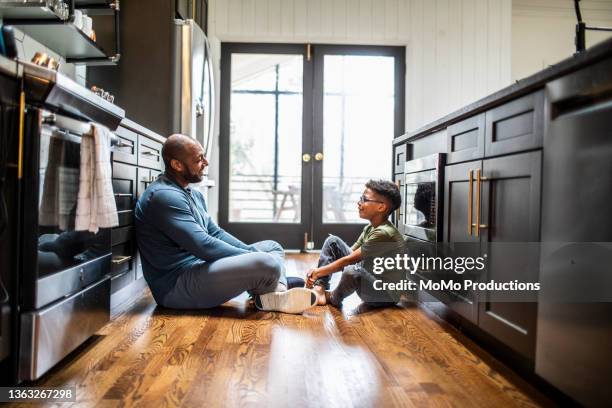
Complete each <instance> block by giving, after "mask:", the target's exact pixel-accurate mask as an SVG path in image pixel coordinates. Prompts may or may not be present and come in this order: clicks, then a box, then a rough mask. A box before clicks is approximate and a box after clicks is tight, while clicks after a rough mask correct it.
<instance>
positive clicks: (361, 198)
mask: <svg viewBox="0 0 612 408" xmlns="http://www.w3.org/2000/svg"><path fill="white" fill-rule="evenodd" d="M358 203H359V204H364V203H381V204H384V203H383V202H382V201H378V200H371V199H369V198H367V197H366V196H364V195H362V196H361V197H359V201H358Z"/></svg>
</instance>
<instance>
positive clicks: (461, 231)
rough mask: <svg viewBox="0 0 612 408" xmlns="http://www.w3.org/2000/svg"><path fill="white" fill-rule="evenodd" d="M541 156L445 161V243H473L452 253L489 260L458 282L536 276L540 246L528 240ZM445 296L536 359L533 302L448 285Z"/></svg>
mask: <svg viewBox="0 0 612 408" xmlns="http://www.w3.org/2000/svg"><path fill="white" fill-rule="evenodd" d="M540 156H541V152H540V151H536V152H529V153H523V154H516V155H512V156H505V157H499V158H493V159H485V160H482V161H481V160H476V161H472V162H467V163H460V164H455V165H451V166H447V167H446V173H445V180H444V188H445V190H444V194H445V195H444V197H445V201H444V209H445V216H444V220H445V221H444V242H445V243H449V244H450V243H453V244H454V243H473V244H474V245H473V246H472V245H465V248H463V247H460V251H461V252H455V253H454V254H453V255H454V256H469V257H485V258H486V262H485V264H486V268H485V270H484V273H479V274H471V275H467V273H466V274H464V275H461V276H454V278H455V280H457V279H461V280H463V279H471V280H477V281H480V282H489V281H490V280H494V281H496V282H507V281H512V280H515V279H516V280H518V281H519V282H537V281H538V273H539V272H538V271H539V269H538V263H539V248H537V247H534V246H533V245H530V244H529V243H531V242H537V241H538V240H539V227H540V212H539V211H540V184H541V157H540ZM479 173H480V178H479ZM470 179H471V188H470ZM477 225H478V228H477ZM504 243H506V244H504ZM443 296H444V297H445V298H444V299H441V300H444V301H445V302H446V303H447V304H448V306H449V307H450V308H451V309H452V310H454V311H455V312H457V313H458V314H459V315H461V316H463V317H464V318H466V319H468V320H469V321H471V322H472V323H476V324H478V326H479V327H480V328H482V329H483V330H484V331H485V332H487V333H488V334H490V335H492V336H493V337H495V338H497V339H498V340H500V341H501V342H502V343H504V344H506V345H507V346H509V347H510V348H512V349H514V350H515V351H517V352H519V353H521V354H522V355H524V356H525V357H528V358H530V359H533V358H534V347H535V328H536V318H537V307H536V304H535V303H529V302H508V301H506V300H507V299H504V301H502V302H500V301H497V302H496V301H492V299H491V298H490V294H489V293H487V292H486V291H481V292H475V291H457V292H454V291H447V292H445V294H444V295H443ZM438 297H440V296H439V295H438ZM493 300H499V299H497V298H496V299H493Z"/></svg>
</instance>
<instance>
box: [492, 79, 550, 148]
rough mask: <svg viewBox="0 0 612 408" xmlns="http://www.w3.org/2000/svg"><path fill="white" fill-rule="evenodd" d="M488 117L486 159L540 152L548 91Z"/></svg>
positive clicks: (503, 108) (510, 105) (496, 109)
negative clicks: (527, 151) (533, 151)
mask: <svg viewBox="0 0 612 408" xmlns="http://www.w3.org/2000/svg"><path fill="white" fill-rule="evenodd" d="M485 117H486V119H485V121H486V131H485V135H486V136H485V150H484V152H485V156H486V157H491V156H499V155H502V154H507V153H514V152H520V151H526V150H531V149H537V148H540V147H542V139H543V134H544V91H543V90H540V91H537V92H534V93H532V94H529V95H526V96H523V97H521V98H518V99H515V100H513V101H512V102H508V103H506V104H504V105H501V106H499V107H497V108H494V109H491V110H489V111H487V112H486V114H485Z"/></svg>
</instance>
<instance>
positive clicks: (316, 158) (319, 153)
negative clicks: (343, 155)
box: [315, 152, 323, 161]
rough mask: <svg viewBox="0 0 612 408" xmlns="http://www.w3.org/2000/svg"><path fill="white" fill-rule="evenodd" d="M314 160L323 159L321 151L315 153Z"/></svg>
mask: <svg viewBox="0 0 612 408" xmlns="http://www.w3.org/2000/svg"><path fill="white" fill-rule="evenodd" d="M315 160H316V161H321V160H323V153H321V152H318V153H317V154H315Z"/></svg>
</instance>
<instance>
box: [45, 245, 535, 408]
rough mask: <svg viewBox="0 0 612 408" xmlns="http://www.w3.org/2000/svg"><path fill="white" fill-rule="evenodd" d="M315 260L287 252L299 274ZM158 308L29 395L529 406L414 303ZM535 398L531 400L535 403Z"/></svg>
mask: <svg viewBox="0 0 612 408" xmlns="http://www.w3.org/2000/svg"><path fill="white" fill-rule="evenodd" d="M315 262H316V255H297V254H296V255H289V256H288V271H289V272H288V273H289V274H292V275H300V274H303V273H304V272H305V271H306V270H307V269H308V268H309V267H311V266H312V265H313V264H314V263H315ZM244 300H245V298H244V297H241V298H239V299H234V300H232V301H230V302H228V303H227V304H225V305H223V306H222V307H219V308H217V309H214V310H208V311H190V312H185V311H173V310H167V309H163V308H160V307H157V306H156V304H155V302H154V301H153V299H152V297H151V296H150V293H149V292H148V291H146V292H144V293H143V295H142V296H141V297H140V298H139V299H137V300H136V301H135V302H134V303H133V304H132V306H131V307H130V308H128V309H127V310H126V311H125V312H124V313H122V314H120V315H119V316H118V317H117V318H116V319H115V320H114V321H113V322H112V323H110V324H109V325H107V326H106V327H104V328H103V329H102V330H101V331H100V332H99V336H98V337H97V338H96V339H95V340H94V341H91V342H89V343H88V345H87V346H86V347H84V348H82V349H81V350H80V351H79V352H78V353H76V354H75V355H73V356H72V357H71V358H70V359H69V361H67V362H65V363H63V364H62V365H60V366H59V367H56V368H55V369H54V370H53V371H52V372H50V373H49V374H48V375H46V376H45V377H44V378H43V379H42V380H41V381H39V382H38V383H37V384H35V385H37V386H54V387H55V386H76V387H77V398H78V402H77V403H78V404H79V405H82V406H96V407H98V406H144V407H152V406H155V407H157V406H178V405H183V406H207V407H209V406H224V407H225V406H245V405H247V406H249V405H256V406H283V407H284V406H298V407H300V406H334V407H349V406H357V407H378V406H418V407H423V406H459V407H464V406H482V407H485V406H486V407H491V406H503V407H507V406H537V405H540V404H546V400H544V399H542V397H541V396H539V395H538V394H537V392H535V391H534V390H533V389H531V388H530V387H529V385H527V384H525V383H524V382H523V381H521V380H520V379H518V378H517V377H516V375H514V374H513V373H511V372H509V371H508V370H507V369H506V368H504V367H503V366H502V365H501V364H500V363H498V362H497V361H495V360H493V359H492V358H490V357H487V355H486V353H484V352H482V351H481V350H479V349H478V348H477V347H476V346H474V345H473V344H472V343H471V342H470V341H469V340H467V339H465V337H463V336H462V335H461V334H460V333H458V332H456V331H454V330H453V329H452V328H450V327H448V326H447V325H446V324H444V323H442V322H440V321H439V320H437V319H436V318H434V317H432V316H431V315H430V314H428V313H427V312H425V311H423V310H422V309H420V308H418V307H416V306H414V305H403V306H401V307H400V306H398V307H395V308H390V309H382V310H368V308H365V307H363V306H359V299H358V298H356V297H354V296H353V297H351V298H349V299H347V300H346V302H345V307H344V309H343V310H342V311H339V310H337V309H334V308H331V307H329V306H325V307H316V308H313V309H311V310H310V311H308V312H306V313H305V314H304V315H303V316H294V315H283V314H279V313H266V312H259V311H256V310H253V309H250V308H249V307H247V306H246V305H245V302H244ZM534 398H535V399H534Z"/></svg>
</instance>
